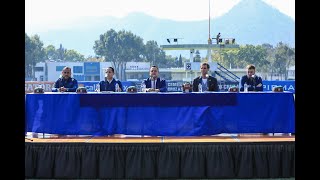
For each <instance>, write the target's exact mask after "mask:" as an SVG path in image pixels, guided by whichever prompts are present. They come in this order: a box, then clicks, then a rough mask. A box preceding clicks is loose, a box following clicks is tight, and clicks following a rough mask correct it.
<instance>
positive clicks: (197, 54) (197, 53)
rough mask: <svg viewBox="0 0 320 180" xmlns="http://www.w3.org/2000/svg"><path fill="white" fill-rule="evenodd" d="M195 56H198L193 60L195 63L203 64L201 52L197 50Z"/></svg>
mask: <svg viewBox="0 0 320 180" xmlns="http://www.w3.org/2000/svg"><path fill="white" fill-rule="evenodd" d="M195 55H196V56H195V57H194V58H193V61H194V62H201V56H200V52H199V50H196V52H195Z"/></svg>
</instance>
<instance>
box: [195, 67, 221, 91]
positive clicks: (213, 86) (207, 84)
mask: <svg viewBox="0 0 320 180" xmlns="http://www.w3.org/2000/svg"><path fill="white" fill-rule="evenodd" d="M200 68H201V69H200V71H201V76H199V77H197V78H195V79H194V80H193V84H192V91H193V92H199V84H201V87H202V88H201V89H202V91H219V87H218V81H217V79H216V78H215V77H213V76H210V75H209V74H208V71H209V69H210V65H209V64H208V63H201V65H200Z"/></svg>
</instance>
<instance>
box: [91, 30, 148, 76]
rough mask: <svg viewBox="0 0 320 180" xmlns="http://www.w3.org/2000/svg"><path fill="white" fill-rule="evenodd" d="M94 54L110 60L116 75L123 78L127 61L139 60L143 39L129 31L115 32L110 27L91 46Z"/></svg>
mask: <svg viewBox="0 0 320 180" xmlns="http://www.w3.org/2000/svg"><path fill="white" fill-rule="evenodd" d="M93 49H94V52H95V53H96V55H99V56H103V57H104V58H105V60H106V61H111V62H112V64H113V67H114V69H115V74H116V77H117V78H118V79H120V80H125V79H126V77H125V68H126V63H127V62H128V61H134V62H136V61H141V60H142V59H143V54H144V44H143V39H142V38H141V37H139V36H136V35H134V34H133V33H132V32H130V31H125V30H121V31H119V32H116V31H115V30H114V29H110V30H109V31H107V32H106V33H104V34H101V35H100V36H99V40H96V41H95V44H94V46H93Z"/></svg>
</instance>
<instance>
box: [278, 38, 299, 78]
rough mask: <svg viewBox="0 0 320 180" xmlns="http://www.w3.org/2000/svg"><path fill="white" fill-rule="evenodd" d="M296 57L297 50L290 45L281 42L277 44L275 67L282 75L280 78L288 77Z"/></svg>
mask: <svg viewBox="0 0 320 180" xmlns="http://www.w3.org/2000/svg"><path fill="white" fill-rule="evenodd" d="M294 59H295V51H294V50H293V49H291V48H290V47H289V46H288V45H286V44H284V43H282V42H280V43H278V44H277V47H276V49H275V66H274V67H275V68H276V70H277V73H279V75H280V79H281V80H282V76H284V79H285V80H287V79H288V69H289V67H290V66H291V65H292V64H293V62H294Z"/></svg>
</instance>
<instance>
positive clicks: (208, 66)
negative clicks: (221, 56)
mask: <svg viewBox="0 0 320 180" xmlns="http://www.w3.org/2000/svg"><path fill="white" fill-rule="evenodd" d="M203 65H207V68H208V69H210V65H209V64H208V63H206V62H204V63H201V66H203Z"/></svg>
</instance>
